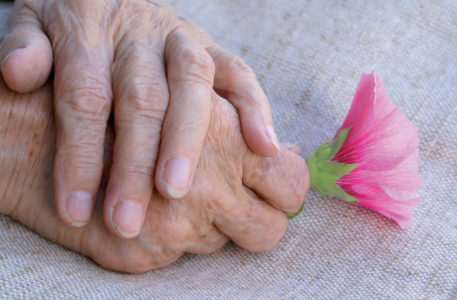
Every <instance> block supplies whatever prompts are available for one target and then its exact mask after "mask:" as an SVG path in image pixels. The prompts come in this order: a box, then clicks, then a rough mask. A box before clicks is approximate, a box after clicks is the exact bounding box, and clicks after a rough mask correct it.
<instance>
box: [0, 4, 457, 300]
mask: <svg viewBox="0 0 457 300" xmlns="http://www.w3.org/2000/svg"><path fill="white" fill-rule="evenodd" d="M171 2H172V4H173V5H174V6H175V7H176V9H177V10H178V11H179V12H180V13H181V14H182V15H185V16H186V17H189V18H191V19H193V20H194V21H195V22H196V23H197V24H199V25H200V26H202V27H203V28H204V29H205V30H207V31H208V32H209V33H210V34H211V35H212V36H213V38H214V39H215V40H216V41H217V42H218V43H219V44H220V45H222V46H223V47H225V48H227V49H229V50H231V51H233V52H235V53H237V54H239V55H240V56H242V57H243V58H244V59H245V60H246V61H247V62H248V63H249V64H250V65H251V66H252V67H253V68H254V70H255V71H256V72H257V74H258V78H259V80H260V81H261V83H262V85H263V87H264V89H265V91H266V93H267V95H268V96H269V99H270V101H271V105H272V109H273V114H274V120H275V124H276V127H277V130H278V133H279V135H280V138H281V139H282V140H285V141H291V142H297V143H298V145H299V146H300V147H301V148H302V149H303V151H304V153H305V154H306V153H309V152H311V151H312V150H313V149H314V148H315V147H317V146H318V145H319V144H320V143H322V142H323V141H325V140H328V139H331V138H332V137H333V134H334V132H335V130H336V129H337V128H338V126H339V124H340V123H341V122H342V121H343V119H344V117H345V114H346V112H347V110H348V108H349V105H350V102H351V99H352V95H353V93H354V91H355V88H356V85H357V83H358V80H359V76H360V74H361V72H363V71H365V72H367V71H371V70H372V69H375V70H376V71H378V72H379V73H380V74H381V77H382V79H383V81H384V84H385V86H386V89H387V91H388V93H389V95H390V96H391V98H392V99H393V100H394V101H395V102H396V103H397V104H398V106H399V107H400V108H401V109H402V110H403V111H404V112H405V113H406V115H407V116H408V117H409V118H410V119H411V120H412V121H413V122H414V123H415V124H416V125H417V127H418V129H419V135H420V139H421V146H420V154H421V163H420V173H421V174H422V176H423V178H424V185H423V187H422V188H421V190H420V194H421V196H422V202H421V204H420V205H419V206H418V207H417V208H416V209H415V220H414V222H413V223H412V226H411V227H410V228H409V229H408V230H407V231H401V230H400V229H399V228H398V226H396V225H395V224H394V223H392V222H391V221H389V220H387V219H386V218H384V217H381V216H379V215H377V214H375V213H372V212H370V211H368V210H367V209H364V208H361V207H357V206H352V205H349V204H345V203H343V202H341V201H338V200H335V199H326V198H325V197H322V196H320V195H318V194H317V193H314V192H310V193H309V195H308V199H307V203H306V207H305V210H304V212H303V213H302V214H301V215H300V216H299V217H297V218H296V219H294V220H293V221H291V222H290V226H289V229H288V232H287V235H286V236H285V238H284V239H283V240H282V241H281V243H280V245H279V246H278V247H277V248H276V249H275V250H274V251H273V252H271V253H267V254H252V253H248V252H247V251H244V250H242V249H240V248H238V247H236V246H234V245H228V246H227V247H225V248H224V249H223V250H222V251H220V252H218V253H216V254H213V255H207V256H192V255H187V256H185V257H183V258H182V259H180V260H179V261H178V262H176V263H175V264H173V265H171V266H169V267H167V268H164V269H161V270H156V271H152V272H148V273H146V274H142V275H124V274H119V273H115V272H110V271H107V270H104V269H102V268H100V267H99V266H97V265H96V264H94V263H93V262H91V261H90V260H88V259H86V258H85V257H83V256H81V255H79V254H76V253H74V252H72V251H69V250H67V249H65V248H62V247H60V246H58V245H55V244H54V243H52V242H49V241H47V240H45V239H43V238H41V237H40V236H38V235H37V234H35V233H34V232H33V231H31V230H29V229H27V228H26V227H24V226H22V225H21V224H19V223H17V222H14V221H12V220H11V219H10V218H8V217H5V216H0V298H23V297H27V298H29V297H31V298H41V299H48V298H64V299H72V298H83V299H87V298H107V299H116V298H119V299H129V298H179V299H203V298H221V299H245V298H258V299H277V298H286V299H296V298H303V299H372V298H377V299H455V298H457V196H456V194H457V180H456V178H457V147H456V141H457V134H456V133H455V131H456V130H457V2H456V1H455V0H448V1H393V0H392V1H366V0H365V1H358V0H354V1H305V0H275V1H273V0H271V1H268V0H263V1H262V0H249V1H241V0H231V1H227V0H193V1H186V0H174V1H171ZM9 7H10V5H7V4H0V20H1V22H0V30H1V31H3V32H2V34H3V33H4V31H5V30H6V26H5V25H4V24H5V22H6V16H7V13H8V11H9Z"/></svg>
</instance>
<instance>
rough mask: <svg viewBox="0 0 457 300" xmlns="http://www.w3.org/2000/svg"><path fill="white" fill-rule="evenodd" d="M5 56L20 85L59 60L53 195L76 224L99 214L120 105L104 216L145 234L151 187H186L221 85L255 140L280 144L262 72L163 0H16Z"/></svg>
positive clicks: (35, 83)
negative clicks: (106, 148) (110, 129)
mask: <svg viewBox="0 0 457 300" xmlns="http://www.w3.org/2000/svg"><path fill="white" fill-rule="evenodd" d="M0 65H1V73H2V75H3V78H4V79H5V82H6V83H7V85H8V86H9V87H10V88H11V89H12V90H15V91H18V92H31V91H33V90H35V89H37V88H39V87H41V86H42V85H43V84H44V83H45V82H46V81H47V80H48V76H49V74H50V72H51V68H52V67H54V95H55V101H54V107H55V115H56V123H57V130H56V133H57V142H56V149H57V150H56V153H55V164H54V172H53V176H54V191H55V195H56V196H55V202H56V207H57V212H58V214H59V216H60V217H61V219H62V220H63V221H64V222H66V223H67V224H69V225H71V226H75V227H83V226H85V225H86V224H87V222H88V221H89V219H90V216H91V213H92V210H93V206H94V203H95V198H96V197H95V196H96V194H97V191H98V189H99V184H100V180H101V176H102V169H103V144H104V137H105V130H106V126H107V120H108V117H109V115H110V113H111V111H112V110H114V124H115V131H116V140H115V143H114V146H113V147H114V154H113V164H112V167H111V169H110V174H109V179H108V185H107V191H106V194H105V201H104V218H105V222H106V224H107V226H108V228H109V229H110V230H111V231H112V232H113V233H115V234H117V235H119V236H120V237H123V238H133V237H135V236H137V235H138V234H139V232H140V230H141V227H142V224H143V219H144V216H145V212H146V208H147V206H148V202H149V200H150V197H151V193H152V191H153V189H154V188H156V189H157V190H158V191H159V192H160V193H161V194H162V195H163V196H164V197H166V198H173V199H179V198H181V197H183V196H184V195H185V194H186V193H187V192H188V190H189V188H190V186H191V182H192V178H193V174H194V170H195V168H196V166H197V162H198V160H199V157H200V153H201V149H202V146H203V143H204V140H205V137H206V133H207V130H208V126H209V120H210V112H211V97H212V96H211V95H212V91H213V88H215V89H216V90H217V91H218V92H219V93H220V94H222V95H224V96H225V97H227V99H228V100H229V101H230V102H231V103H232V104H233V105H234V106H235V107H236V108H237V110H238V111H239V114H240V119H241V127H242V131H243V134H244V137H245V138H246V142H247V144H248V145H249V146H250V148H251V149H252V150H253V151H255V152H256V153H258V154H261V155H265V156H273V155H275V154H276V153H277V152H278V147H279V145H278V143H277V138H276V135H275V134H274V130H273V127H272V126H273V123H272V118H271V112H270V107H269V104H268V100H267V98H266V96H265V94H264V93H263V91H262V89H261V87H260V85H259V83H258V82H257V80H256V77H255V74H254V73H253V71H252V70H251V69H250V68H249V67H248V66H247V65H246V64H245V63H244V62H243V61H242V60H241V59H240V58H239V57H237V56H235V55H233V54H231V53H229V52H228V51H226V50H224V49H222V48H220V47H218V46H217V45H216V43H215V42H214V41H212V40H211V38H210V37H209V36H208V35H207V34H206V33H205V32H204V31H203V30H201V29H200V28H199V27H198V26H196V25H195V24H193V23H192V22H191V21H190V20H187V19H185V18H182V17H180V16H178V15H177V14H176V13H175V12H174V11H173V10H172V9H171V7H170V6H168V5H167V3H166V1H163V0H154V1H151V0H125V1H119V0H106V1H93V0H78V1H73V0H16V1H15V5H14V11H13V14H12V16H11V32H10V33H9V34H8V35H7V36H6V38H5V40H4V41H3V43H2V44H1V46H0ZM159 150H160V151H159Z"/></svg>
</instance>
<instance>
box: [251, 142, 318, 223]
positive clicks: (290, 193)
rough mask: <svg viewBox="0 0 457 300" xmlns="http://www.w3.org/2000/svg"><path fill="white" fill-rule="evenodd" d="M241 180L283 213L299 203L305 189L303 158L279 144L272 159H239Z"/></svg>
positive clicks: (305, 178) (306, 170)
mask: <svg viewBox="0 0 457 300" xmlns="http://www.w3.org/2000/svg"><path fill="white" fill-rule="evenodd" d="M243 164H244V165H243V183H244V184H245V185H246V186H247V187H249V188H251V189H252V190H253V191H255V192H256V193H257V195H259V196H260V197H261V198H262V199H263V200H264V201H266V202H268V203H269V204H271V205H272V206H273V207H275V208H277V209H279V210H281V211H283V212H284V213H286V214H287V215H292V214H294V213H295V212H297V211H298V210H299V209H300V207H301V206H302V205H303V202H304V200H305V196H306V194H307V192H308V189H309V175H308V168H307V166H306V163H305V161H304V159H303V158H301V157H300V156H298V155H296V154H295V153H293V152H292V151H290V150H289V149H287V147H285V146H284V145H283V147H282V148H281V152H279V154H278V155H276V156H275V157H273V158H262V157H255V156H252V157H251V158H250V159H245V161H244V162H243Z"/></svg>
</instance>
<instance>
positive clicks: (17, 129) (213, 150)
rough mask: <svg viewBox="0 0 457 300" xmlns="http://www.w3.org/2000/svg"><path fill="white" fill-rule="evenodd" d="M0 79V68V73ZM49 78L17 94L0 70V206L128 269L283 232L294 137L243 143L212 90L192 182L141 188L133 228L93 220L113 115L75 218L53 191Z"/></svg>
mask: <svg viewBox="0 0 457 300" xmlns="http://www.w3.org/2000/svg"><path fill="white" fill-rule="evenodd" d="M0 79H1V78H0ZM52 97H53V96H52V86H51V84H46V85H45V86H44V87H42V88H40V89H39V90H37V91H35V92H33V93H29V94H17V93H15V92H13V91H11V90H9V89H8V88H7V87H6V85H5V84H4V82H3V81H2V80H0V201H1V202H0V213H1V214H5V215H9V216H11V217H12V218H14V219H16V220H18V221H19V222H21V223H23V224H25V225H26V226H28V227H30V228H31V229H33V230H35V231H36V232H37V233H38V234H40V235H41V236H43V237H45V238H47V239H50V240H51V241H54V242H56V243H58V244H60V245H63V246H65V247H68V248H70V249H72V250H74V251H76V252H79V253H81V254H83V255H86V256H88V257H90V258H91V259H93V260H94V261H95V262H96V263H98V264H100V265H101V266H103V267H105V268H108V269H113V270H118V271H122V272H129V273H138V272H145V271H148V270H152V269H156V268H160V267H163V266H166V265H168V264H170V263H172V262H173V261H175V260H177V259H178V258H179V257H180V256H182V255H183V254H184V253H186V252H187V253H195V254H205V253H211V252H214V251H217V250H218V249H220V248H221V247H223V246H224V245H225V244H226V242H227V241H228V240H229V239H231V240H233V241H234V242H235V243H236V244H238V245H239V246H240V247H243V248H245V249H247V250H249V251H269V250H271V249H273V248H274V247H275V246H276V245H277V244H278V243H279V241H280V240H281V238H282V237H283V236H284V234H285V232H286V229H287V215H290V214H292V213H294V212H296V211H297V210H298V209H299V208H300V207H301V205H302V204H303V201H304V198H305V195H306V193H307V191H308V186H309V179H308V170H307V167H306V164H305V162H304V160H303V159H302V158H301V157H300V156H299V155H297V154H296V153H295V152H294V151H296V149H295V147H293V146H288V145H283V147H282V149H281V151H280V152H279V153H278V155H276V156H274V157H272V158H266V157H261V156H259V155H256V154H254V153H253V152H252V151H251V150H250V149H249V148H248V147H247V146H246V144H245V142H244V140H243V138H242V134H241V129H240V125H239V123H240V121H239V118H238V114H237V112H236V110H235V109H234V108H233V106H232V105H230V104H229V103H228V102H227V101H226V100H224V99H222V98H220V97H219V96H218V95H217V94H216V93H213V94H212V95H211V102H210V104H211V119H210V123H209V124H210V125H209V129H208V133H207V136H206V138H205V141H204V146H203V149H202V155H201V158H200V161H199V163H198V166H197V169H196V173H195V179H194V181H193V183H192V186H191V188H190V190H189V193H187V194H186V195H185V196H184V197H183V198H182V199H172V200H167V199H165V198H163V197H162V196H161V195H160V194H159V193H158V192H157V191H154V192H153V193H152V195H151V198H150V201H149V205H148V208H147V211H146V216H145V222H144V226H143V229H142V230H141V232H140V233H139V235H138V236H137V237H136V238H133V239H128V240H127V239H122V238H119V237H118V236H116V235H114V234H112V233H111V232H110V231H109V229H107V227H106V226H105V224H104V221H103V202H104V201H105V200H104V191H105V189H104V186H105V184H107V182H108V181H109V180H108V177H107V176H108V174H110V168H112V166H113V164H112V160H113V139H114V138H113V125H112V124H111V123H109V125H108V128H107V131H106V135H105V136H106V138H105V142H104V162H103V174H104V175H103V176H102V178H103V179H102V184H101V188H100V189H99V191H98V197H97V202H96V205H95V210H94V213H93V217H92V218H91V220H90V222H89V223H88V224H87V226H85V227H82V228H75V227H72V226H69V225H68V224H66V223H65V222H63V221H62V220H61V219H60V218H59V217H58V215H57V214H56V211H55V206H54V201H53V180H52V172H53V168H54V166H53V157H54V152H55V151H56V145H55V142H54V141H55V137H56V122H55V119H54V112H53V106H52V100H53V99H52Z"/></svg>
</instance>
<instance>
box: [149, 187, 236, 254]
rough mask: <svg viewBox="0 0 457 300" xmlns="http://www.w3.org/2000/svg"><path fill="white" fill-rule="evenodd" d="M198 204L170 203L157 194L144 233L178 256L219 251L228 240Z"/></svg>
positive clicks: (187, 202)
mask: <svg viewBox="0 0 457 300" xmlns="http://www.w3.org/2000/svg"><path fill="white" fill-rule="evenodd" d="M198 200H200V199H198ZM192 203H194V204H192ZM195 203H196V201H193V199H191V198H189V197H186V201H185V202H182V201H180V200H173V199H172V200H167V199H164V198H163V197H161V196H160V195H159V194H158V193H157V192H154V196H153V199H152V200H151V203H150V205H149V207H148V221H149V222H148V223H147V225H146V226H147V228H146V229H145V230H146V231H145V232H144V233H145V234H146V236H149V237H150V238H151V241H152V242H153V243H154V244H158V245H166V246H167V247H168V248H169V249H170V250H173V251H177V252H179V251H185V252H188V253H192V254H209V253H212V252H215V251H217V250H219V249H220V248H222V247H223V246H224V245H225V244H226V243H227V241H228V238H227V237H226V236H225V235H224V234H222V233H221V232H220V231H219V230H218V229H217V228H216V227H215V226H214V225H213V224H212V223H211V222H210V221H208V220H207V218H205V217H203V216H202V215H201V213H200V211H199V208H200V207H201V203H198V204H197V205H195Z"/></svg>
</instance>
